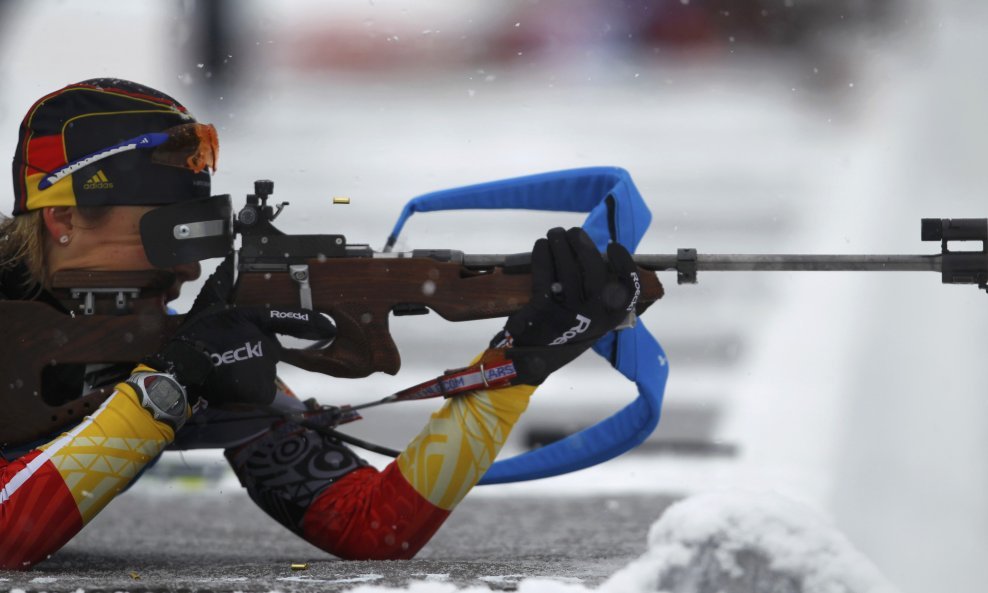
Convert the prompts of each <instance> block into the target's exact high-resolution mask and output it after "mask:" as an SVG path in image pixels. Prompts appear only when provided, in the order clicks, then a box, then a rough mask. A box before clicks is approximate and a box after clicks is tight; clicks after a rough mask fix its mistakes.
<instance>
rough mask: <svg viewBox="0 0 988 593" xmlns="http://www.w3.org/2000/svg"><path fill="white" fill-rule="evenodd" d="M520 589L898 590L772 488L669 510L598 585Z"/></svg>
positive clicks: (622, 592)
mask: <svg viewBox="0 0 988 593" xmlns="http://www.w3.org/2000/svg"><path fill="white" fill-rule="evenodd" d="M397 591H403V592H410V593H489V591H490V589H489V588H488V587H484V586H480V587H469V588H466V589H461V588H458V587H456V586H455V585H453V584H450V583H435V582H416V583H412V584H410V585H409V587H408V588H406V589H394V588H385V587H380V586H373V585H364V586H360V587H357V588H355V589H352V590H350V593H395V592H397ZM517 591H518V592H519V593H589V592H592V591H596V592H597V593H656V592H662V593H720V592H723V593H897V590H896V589H895V588H894V587H893V586H892V585H891V584H890V583H889V582H888V581H887V580H886V579H885V577H884V576H882V575H881V573H879V571H878V569H877V568H876V567H875V566H874V565H873V564H872V563H871V562H870V561H869V560H868V559H867V558H865V557H864V556H863V555H862V554H861V553H860V552H858V551H857V550H856V549H855V548H854V546H853V545H852V544H851V542H850V541H848V539H847V538H846V537H844V536H843V535H842V534H841V533H840V532H838V531H837V529H836V528H834V526H833V525H831V524H830V523H829V522H827V521H826V520H825V519H823V518H822V517H820V516H819V515H817V514H816V513H815V512H814V511H812V510H810V509H809V508H807V507H805V506H803V505H801V504H798V503H796V502H794V501H792V500H790V499H788V498H785V497H783V496H781V495H779V494H775V493H747V492H746V493H738V492H718V493H707V494H700V495H696V496H692V497H690V498H687V499H685V500H683V501H680V502H678V503H676V504H674V505H672V506H671V507H669V508H668V509H667V510H666V512H665V513H663V515H662V517H661V518H660V519H659V520H658V521H656V522H655V524H653V525H652V528H651V529H650V530H649V536H648V550H647V551H646V552H645V554H643V555H642V556H641V557H640V558H638V559H637V560H635V561H633V562H631V563H630V564H629V565H628V566H626V567H624V568H623V569H621V570H619V571H618V572H617V573H615V574H614V575H613V576H611V577H610V578H609V579H608V580H607V581H605V582H604V583H603V584H601V586H600V587H599V588H598V589H589V588H587V587H586V586H584V585H580V584H574V583H566V582H561V581H554V580H552V579H545V578H529V579H524V580H522V581H520V582H518V588H517Z"/></svg>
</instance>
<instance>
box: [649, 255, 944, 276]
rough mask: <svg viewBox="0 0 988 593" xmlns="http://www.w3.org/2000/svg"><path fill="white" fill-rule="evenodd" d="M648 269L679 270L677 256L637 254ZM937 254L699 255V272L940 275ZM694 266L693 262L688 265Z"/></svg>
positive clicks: (697, 258) (679, 265) (697, 267)
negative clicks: (930, 273) (938, 273)
mask: <svg viewBox="0 0 988 593" xmlns="http://www.w3.org/2000/svg"><path fill="white" fill-rule="evenodd" d="M634 259H635V263H637V264H638V265H640V266H641V267H643V268H645V269H648V270H655V271H662V270H678V269H680V268H681V267H682V266H683V264H684V261H683V259H682V258H681V257H680V256H676V255H635V256H634ZM941 259H942V257H941V256H940V255H939V254H937V255H703V254H697V256H696V268H695V269H696V270H697V271H700V272H940V271H941ZM689 263H690V264H692V262H689Z"/></svg>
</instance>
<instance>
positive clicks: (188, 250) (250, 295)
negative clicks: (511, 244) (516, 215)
mask: <svg viewBox="0 0 988 593" xmlns="http://www.w3.org/2000/svg"><path fill="white" fill-rule="evenodd" d="M273 189H274V184H273V182H271V181H258V182H256V183H255V191H254V193H253V194H250V195H248V196H247V200H246V205H245V206H244V207H243V208H242V209H241V210H240V211H239V213H238V214H237V216H236V219H235V220H234V219H233V218H232V217H231V216H230V205H229V196H221V197H217V198H210V199H209V200H208V201H207V200H204V201H199V202H197V203H184V204H179V205H178V206H180V208H176V207H174V206H164V207H161V208H159V209H157V210H154V211H152V212H151V213H150V214H149V215H146V216H145V218H144V219H142V221H141V227H142V235H144V236H145V238H146V237H147V236H152V235H153V236H156V237H157V239H156V240H155V241H154V242H148V241H147V240H145V250H146V252H147V254H148V258H149V260H150V261H151V262H153V263H155V265H157V266H159V267H162V268H165V267H168V266H170V265H173V264H174V263H175V262H176V261H180V260H186V259H187V258H188V257H189V255H194V256H196V257H195V258H194V259H206V258H208V257H212V256H217V255H224V254H226V253H227V252H229V251H230V249H231V248H232V246H233V238H234V234H236V235H239V236H240V238H241V247H240V249H239V250H238V251H237V262H238V263H237V268H238V272H239V274H238V279H237V287H236V295H235V304H236V305H243V306H248V305H251V306H257V305H260V306H275V307H277V306H282V307H301V308H305V309H313V310H316V311H319V312H321V313H324V314H327V315H329V316H330V317H332V319H333V321H334V322H335V323H336V326H337V336H336V338H335V339H334V340H333V341H332V343H331V344H330V345H329V346H328V347H325V348H315V349H298V350H292V349H288V350H286V351H285V352H284V355H283V356H282V360H283V361H284V362H286V363H288V364H291V365H294V366H297V367H299V368H302V369H305V370H308V371H314V372H319V373H323V374H326V375H331V376H335V377H345V378H359V377H366V376H368V375H370V374H372V373H375V372H384V373H388V374H392V375H393V374H395V373H397V372H398V370H399V368H400V366H401V358H400V355H399V352H398V348H397V346H396V345H395V343H394V340H393V339H392V337H391V333H390V330H389V327H388V323H389V317H390V315H391V314H394V315H396V316H402V315H421V314H426V313H428V312H429V311H430V310H431V311H435V312H436V313H437V314H439V315H440V316H442V317H443V318H445V319H447V320H449V321H470V320H476V319H488V318H493V317H505V316H508V315H510V314H511V313H514V312H515V311H518V310H519V309H520V308H521V307H523V306H524V305H525V304H526V303H528V301H529V298H530V293H531V286H532V280H531V271H530V266H529V260H530V254H527V253H526V254H518V255H515V256H507V257H501V258H497V257H493V258H492V257H491V256H470V255H465V254H463V253H462V252H459V251H454V250H448V249H443V250H416V251H412V252H408V253H381V252H376V251H374V250H373V249H371V248H370V246H369V245H366V244H351V243H348V242H347V241H346V238H345V237H344V236H343V235H289V234H285V233H283V232H282V231H280V230H278V229H277V228H276V227H275V226H274V225H273V224H272V222H273V221H274V220H275V218H277V217H278V215H279V214H280V212H281V211H282V210H283V209H284V207H285V206H287V203H283V204H280V205H279V206H278V207H277V208H275V207H273V206H270V205H268V203H267V202H268V198H269V196H270V195H271V193H272V192H273ZM218 198H225V201H224V200H222V199H218ZM145 227H147V228H145ZM155 227H157V231H155V230H154V228H155ZM162 229H164V230H165V231H166V232H165V233H162V232H161V230H162ZM146 230H147V231H148V232H147V233H145V231H146ZM168 237H171V238H173V240H164V238H168ZM639 279H640V281H641V294H640V297H639V299H638V302H637V306H636V311H635V313H634V314H640V313H641V312H643V311H645V309H647V308H648V307H649V305H651V304H652V303H654V302H655V301H656V300H658V299H659V298H661V297H662V295H663V289H662V285H661V284H660V283H659V280H658V277H657V276H656V274H655V273H654V272H649V271H647V270H644V269H640V270H639ZM171 283H172V275H171V273H169V272H165V271H161V270H154V271H142V272H81V271H66V272H60V273H58V274H56V275H55V276H54V277H53V280H52V292H53V294H54V295H55V296H56V297H58V298H59V299H60V300H61V301H62V303H63V305H64V306H65V308H66V309H68V310H69V312H70V313H71V316H67V315H65V314H64V313H62V312H59V311H57V310H56V309H55V308H53V307H51V306H49V305H47V304H44V303H40V302H34V301H0V318H2V319H3V320H4V325H5V326H6V328H7V337H8V339H6V340H3V341H0V381H3V383H6V388H5V389H2V390H0V409H2V410H4V413H3V414H2V416H0V445H3V444H24V443H30V442H33V441H36V440H38V439H43V438H46V437H49V436H50V435H51V434H52V433H53V432H55V431H58V430H59V429H61V428H62V427H64V426H66V425H68V424H70V423H72V422H74V421H77V420H78V419H79V418H81V417H82V416H83V415H85V414H88V413H91V412H92V411H94V410H95V409H96V408H98V407H99V405H100V404H101V403H102V402H103V401H104V400H105V399H106V398H107V397H108V396H109V395H110V393H111V392H112V390H111V389H103V390H97V391H93V392H91V393H87V394H85V395H83V396H82V397H78V398H76V399H72V400H71V401H59V400H58V399H56V398H58V397H59V396H63V397H64V393H63V394H59V393H55V392H53V389H54V387H55V386H56V384H57V381H56V379H57V375H58V372H59V371H58V369H59V367H63V366H65V365H74V366H75V367H79V366H80V365H93V364H112V365H123V364H131V365H133V364H135V363H136V362H137V361H139V360H141V359H142V358H143V357H144V356H147V355H149V354H152V353H154V352H156V351H157V350H158V349H160V348H161V346H162V345H163V344H164V343H165V341H167V339H168V337H169V336H170V335H171V334H172V333H174V331H175V330H176V328H177V327H178V326H179V325H180V324H181V321H182V316H178V315H167V314H166V313H165V310H164V308H163V307H162V294H163V291H164V290H165V289H167V287H168V286H170V285H171ZM3 383H0V385H3Z"/></svg>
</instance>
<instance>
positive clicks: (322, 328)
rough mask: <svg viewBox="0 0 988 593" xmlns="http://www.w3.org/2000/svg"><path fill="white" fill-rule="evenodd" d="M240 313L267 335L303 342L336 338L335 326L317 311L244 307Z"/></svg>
mask: <svg viewBox="0 0 988 593" xmlns="http://www.w3.org/2000/svg"><path fill="white" fill-rule="evenodd" d="M240 312H241V314H243V316H244V317H245V318H246V319H247V320H248V321H251V322H253V323H254V325H256V326H257V327H259V328H261V330H263V331H265V332H267V333H276V334H284V335H287V336H294V337H296V338H302V339H304V340H331V339H333V338H335V337H336V325H335V324H333V322H332V321H330V320H329V319H327V318H326V317H323V316H322V315H321V314H320V313H319V312H317V311H310V310H308V309H267V308H261V307H246V308H243V309H241V310H240Z"/></svg>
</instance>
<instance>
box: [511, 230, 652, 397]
mask: <svg viewBox="0 0 988 593" xmlns="http://www.w3.org/2000/svg"><path fill="white" fill-rule="evenodd" d="M639 293H640V288H639V280H638V267H637V266H636V265H635V262H634V260H632V259H631V255H630V254H629V253H628V250H627V249H625V248H624V246H622V245H621V244H619V243H611V244H610V245H608V246H607V260H606V261H605V260H604V258H603V257H602V256H601V254H600V252H599V251H597V247H596V246H595V245H594V243H593V241H592V240H591V239H590V237H589V236H588V235H587V233H586V232H584V230H583V229H580V228H571V229H569V230H568V231H564V230H563V229H561V228H554V229H552V230H550V231H549V233H548V238H546V239H539V240H538V241H536V242H535V247H534V248H533V249H532V299H531V300H530V301H529V303H528V304H527V305H525V307H523V308H522V309H521V310H520V311H518V312H516V313H515V314H513V315H512V316H511V317H509V318H508V321H507V323H505V325H504V329H505V331H504V332H503V333H502V335H499V336H498V337H496V338H495V339H494V342H492V344H491V345H492V346H494V347H497V346H498V345H500V346H502V347H504V346H506V347H507V348H508V350H507V351H506V352H505V354H506V356H507V357H508V358H510V359H512V360H513V361H514V363H515V369H516V371H517V372H518V375H519V378H518V381H519V382H521V383H526V384H529V385H539V384H541V383H542V382H543V381H545V379H546V377H548V376H549V374H550V373H552V372H553V371H555V370H557V369H559V368H560V367H562V366H563V365H565V364H567V363H568V362H570V361H571V360H573V359H574V358H576V357H577V356H579V355H580V354H582V353H583V352H584V351H586V350H587V349H588V348H590V346H592V345H593V343H594V342H596V341H597V339H598V338H600V337H601V336H603V335H604V334H606V333H607V332H609V331H611V330H612V329H614V328H615V327H617V326H618V325H619V324H620V323H621V322H622V321H624V319H625V318H626V317H627V316H628V314H629V313H631V312H632V311H634V308H635V303H636V302H637V301H638V295H639Z"/></svg>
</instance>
